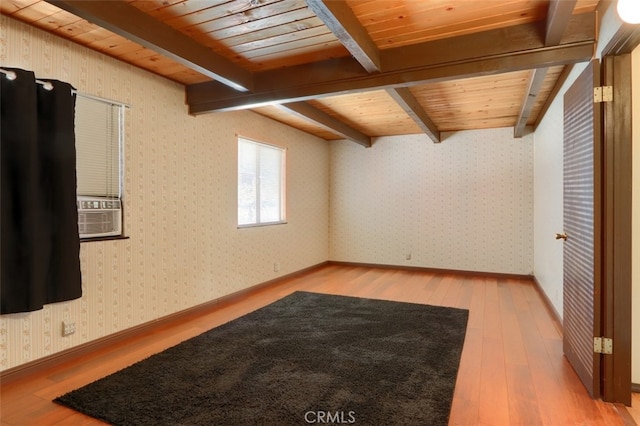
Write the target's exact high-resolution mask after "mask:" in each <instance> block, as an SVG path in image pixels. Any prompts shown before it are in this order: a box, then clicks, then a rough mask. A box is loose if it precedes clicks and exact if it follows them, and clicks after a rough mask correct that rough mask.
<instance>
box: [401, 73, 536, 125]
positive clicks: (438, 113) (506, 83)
mask: <svg viewBox="0 0 640 426" xmlns="http://www.w3.org/2000/svg"><path fill="white" fill-rule="evenodd" d="M529 74H530V71H519V72H512V73H505V74H500V75H499V76H497V75H496V76H487V77H475V78H469V79H461V80H456V81H451V82H442V83H434V84H425V85H422V86H416V87H412V88H411V91H412V93H413V94H414V96H415V97H416V99H418V100H419V101H420V103H421V104H422V106H423V107H424V109H425V111H426V112H427V114H428V115H429V117H431V119H432V120H433V121H434V122H435V123H436V124H437V125H438V128H439V129H440V131H452V130H466V129H469V128H470V126H472V125H478V123H480V124H481V125H482V126H496V127H510V126H513V125H514V124H515V121H516V119H517V117H518V113H519V108H520V105H521V103H522V93H524V91H525V89H526V86H527V81H528V76H529ZM491 117H495V118H491ZM482 128H486V127H482Z"/></svg>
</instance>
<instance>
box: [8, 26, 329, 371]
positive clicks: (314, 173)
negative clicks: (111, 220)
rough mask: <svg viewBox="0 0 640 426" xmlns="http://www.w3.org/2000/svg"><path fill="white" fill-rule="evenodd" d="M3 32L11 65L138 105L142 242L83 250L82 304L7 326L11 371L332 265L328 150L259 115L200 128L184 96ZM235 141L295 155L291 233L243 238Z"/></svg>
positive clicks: (75, 53) (60, 46) (281, 230)
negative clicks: (66, 329)
mask: <svg viewBox="0 0 640 426" xmlns="http://www.w3.org/2000/svg"><path fill="white" fill-rule="evenodd" d="M0 31H1V33H0V34H1V41H2V42H1V43H0V63H1V64H2V65H3V66H10V67H19V68H24V69H29V70H33V71H35V72H36V75H37V76H38V77H43V78H45V77H49V78H57V79H60V80H64V81H67V82H70V83H71V84H73V85H74V86H75V87H76V88H77V89H78V90H79V91H80V92H85V93H90V94H94V95H98V96H102V97H106V98H110V99H115V100H119V101H122V102H126V103H129V104H131V105H132V106H133V107H132V108H131V109H129V110H127V113H126V155H125V157H126V158H125V163H126V168H125V231H126V234H127V235H129V236H130V237H131V238H130V239H128V240H120V241H109V242H91V243H83V244H82V247H81V262H82V274H83V291H84V296H83V297H82V298H81V299H79V300H76V301H71V302H65V303H58V304H52V305H47V306H46V307H45V308H44V309H43V310H40V311H37V312H33V313H25V314H14V315H3V316H0V370H5V369H7V368H10V367H14V366H17V365H20V364H23V363H26V362H28V361H32V360H35V359H38V358H41V357H43V356H46V355H49V354H53V353H55V352H58V351H60V350H62V349H65V348H69V347H72V346H76V345H79V344H81V343H84V342H87V341H91V340H94V339H97V338H100V337H102V336H105V335H109V334H112V333H114V332H117V331H119V330H123V329H126V328H129V327H132V326H135V325H138V324H142V323H145V322H147V321H150V320H153V319H156V318H159V317H162V316H165V315H168V314H171V313H174V312H177V311H180V310H183V309H186V308H189V307H192V306H195V305H198V304H201V303H203V302H206V301H209V300H212V299H215V298H218V297H221V296H223V295H227V294H230V293H233V292H236V291H238V290H241V289H244V288H247V287H250V286H252V285H255V284H257V283H260V282H263V281H267V280H270V279H273V278H275V277H277V276H279V275H284V274H287V273H290V272H294V271H297V270H300V269H303V268H305V267H308V266H311V265H315V264H318V263H321V262H324V261H326V260H327V257H328V209H329V207H328V191H329V186H328V182H329V177H328V171H329V165H328V164H329V163H328V162H329V148H328V146H327V143H326V142H325V141H323V140H321V139H318V138H315V137H313V136H310V135H308V134H306V133H302V132H299V131H297V130H294V129H292V128H290V127H287V126H284V125H281V124H279V123H276V122H274V121H272V120H269V119H266V118H264V117H261V116H259V115H256V114H254V113H251V112H237V113H224V114H210V115H203V116H199V117H191V116H189V115H188V114H187V108H186V106H185V104H184V89H183V87H182V86H181V85H178V84H175V83H173V82H170V81H168V80H165V79H163V78H160V77H158V76H155V75H153V74H150V73H147V72H145V71H142V70H140V69H137V68H134V67H131V66H128V65H126V64H124V63H121V62H118V61H116V60H113V59H111V58H108V57H106V56H104V55H101V54H99V53H96V52H93V51H91V50H88V49H86V48H82V47H80V46H78V45H76V44H74V43H70V42H67V41H63V40H61V39H59V38H57V37H55V36H52V35H50V34H48V33H45V32H42V31H39V30H37V29H34V28H32V27H29V26H26V25H24V24H22V23H19V22H17V21H14V20H12V19H10V18H7V17H5V16H1V17H0ZM236 134H241V135H243V136H247V137H250V138H253V139H256V140H261V141H265V142H268V143H273V144H276V145H281V146H285V147H287V148H288V152H287V160H288V167H287V188H288V192H287V195H288V221H289V223H288V224H287V225H279V226H272V227H262V228H252V229H242V230H238V229H236V167H237V166H236V164H237V154H236ZM274 262H279V263H280V265H281V269H280V272H278V273H275V272H274V265H273V264H274ZM63 319H65V320H72V321H76V323H77V331H76V334H74V335H72V336H69V337H64V338H63V337H61V330H60V328H61V322H62V320H63Z"/></svg>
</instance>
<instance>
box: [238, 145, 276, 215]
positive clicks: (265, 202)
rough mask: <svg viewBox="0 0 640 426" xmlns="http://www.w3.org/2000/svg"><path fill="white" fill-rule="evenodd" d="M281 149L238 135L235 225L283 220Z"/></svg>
mask: <svg viewBox="0 0 640 426" xmlns="http://www.w3.org/2000/svg"><path fill="white" fill-rule="evenodd" d="M284 170H285V149H284V148H280V147H277V146H273V145H267V144H263V143H259V142H254V141H251V140H247V139H243V138H238V226H240V227H242V226H255V225H264V224H275V223H283V222H284V221H285V190H284V188H285V179H284V176H285V172H284Z"/></svg>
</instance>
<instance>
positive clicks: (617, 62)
mask: <svg viewBox="0 0 640 426" xmlns="http://www.w3.org/2000/svg"><path fill="white" fill-rule="evenodd" d="M638 45H640V27H639V26H638V25H629V24H624V25H622V26H621V27H620V29H619V30H618V32H617V33H616V34H615V35H614V36H613V38H612V39H611V41H610V42H609V44H608V45H607V46H606V47H605V48H604V50H603V51H602V80H603V81H602V83H603V85H605V86H613V99H614V101H613V102H608V103H605V106H604V125H603V138H602V141H603V171H602V174H603V180H604V181H603V222H602V244H603V246H602V256H603V257H602V269H603V275H602V306H601V312H602V332H603V336H605V337H611V338H612V339H613V342H614V343H613V344H614V348H613V354H612V355H610V356H609V355H607V356H603V358H602V365H601V390H602V399H603V400H604V401H608V402H618V403H623V404H625V405H627V406H630V405H631V339H632V334H631V288H632V281H631V271H632V268H631V233H630V230H631V224H632V207H631V196H632V190H631V184H632V175H631V168H632V144H631V141H632V139H631V137H632V133H631V132H632V126H631V120H632V116H631V101H632V99H631V55H630V54H631V52H632V51H633V50H634V49H635V48H636V47H637V46H638Z"/></svg>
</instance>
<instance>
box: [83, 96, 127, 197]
mask: <svg viewBox="0 0 640 426" xmlns="http://www.w3.org/2000/svg"><path fill="white" fill-rule="evenodd" d="M123 119H124V106H123V105H114V104H111V103H109V102H105V101H103V100H98V99H92V98H89V97H84V96H78V97H77V98H76V114H75V132H76V173H77V180H78V191H77V192H78V195H84V196H93V197H109V198H120V197H121V192H122V184H121V176H122V170H121V166H122V159H121V152H122V139H123V136H122V133H123Z"/></svg>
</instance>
